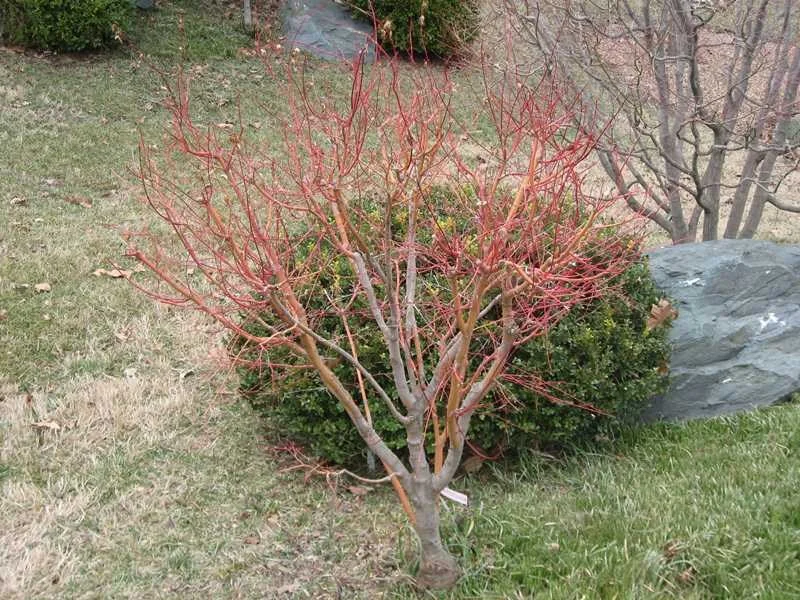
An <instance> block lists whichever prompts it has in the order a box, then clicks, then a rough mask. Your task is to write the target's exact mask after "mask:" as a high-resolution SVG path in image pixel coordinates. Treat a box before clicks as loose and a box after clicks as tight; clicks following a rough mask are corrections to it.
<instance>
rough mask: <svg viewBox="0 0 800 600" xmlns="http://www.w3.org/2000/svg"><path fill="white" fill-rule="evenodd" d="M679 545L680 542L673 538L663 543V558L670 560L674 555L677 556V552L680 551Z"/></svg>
mask: <svg viewBox="0 0 800 600" xmlns="http://www.w3.org/2000/svg"><path fill="white" fill-rule="evenodd" d="M680 549H681V545H680V542H676V541H675V540H671V541H669V542H667V543H666V544H664V549H663V551H664V558H666V559H667V560H672V559H673V558H675V557H676V556H678V552H680Z"/></svg>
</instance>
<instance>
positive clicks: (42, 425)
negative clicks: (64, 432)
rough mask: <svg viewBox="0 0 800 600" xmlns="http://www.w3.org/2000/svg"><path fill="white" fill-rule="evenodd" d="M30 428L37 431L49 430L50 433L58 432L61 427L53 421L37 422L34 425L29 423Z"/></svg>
mask: <svg viewBox="0 0 800 600" xmlns="http://www.w3.org/2000/svg"><path fill="white" fill-rule="evenodd" d="M31 427H37V428H39V429H49V430H50V431H58V430H59V429H61V425H59V424H58V423H56V422H55V421H37V422H36V423H31Z"/></svg>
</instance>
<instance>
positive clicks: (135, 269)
mask: <svg viewBox="0 0 800 600" xmlns="http://www.w3.org/2000/svg"><path fill="white" fill-rule="evenodd" d="M131 271H133V272H134V273H144V272H145V271H147V267H145V266H144V265H143V264H142V263H136V264H135V265H134V266H133V269H131Z"/></svg>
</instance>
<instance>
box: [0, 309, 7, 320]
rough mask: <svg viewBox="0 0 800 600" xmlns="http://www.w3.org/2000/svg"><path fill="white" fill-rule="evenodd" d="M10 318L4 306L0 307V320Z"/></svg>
mask: <svg viewBox="0 0 800 600" xmlns="http://www.w3.org/2000/svg"><path fill="white" fill-rule="evenodd" d="M7 318H8V311H7V310H6V309H5V308H3V309H0V321H5V320H6V319H7Z"/></svg>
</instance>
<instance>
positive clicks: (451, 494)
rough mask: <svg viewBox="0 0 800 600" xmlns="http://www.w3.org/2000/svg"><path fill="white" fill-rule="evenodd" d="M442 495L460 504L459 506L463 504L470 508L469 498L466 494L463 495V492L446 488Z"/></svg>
mask: <svg viewBox="0 0 800 600" xmlns="http://www.w3.org/2000/svg"><path fill="white" fill-rule="evenodd" d="M440 493H441V494H442V496H444V497H445V498H447V499H448V500H452V501H453V502H458V503H459V504H463V505H464V506H469V498H468V497H467V495H466V494H462V493H461V492H457V491H455V490H451V489H450V488H449V487H446V488H444V489H443V490H442V491H441V492H440Z"/></svg>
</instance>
